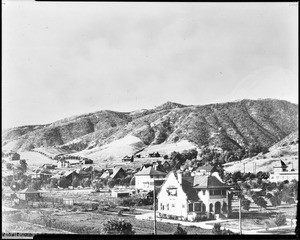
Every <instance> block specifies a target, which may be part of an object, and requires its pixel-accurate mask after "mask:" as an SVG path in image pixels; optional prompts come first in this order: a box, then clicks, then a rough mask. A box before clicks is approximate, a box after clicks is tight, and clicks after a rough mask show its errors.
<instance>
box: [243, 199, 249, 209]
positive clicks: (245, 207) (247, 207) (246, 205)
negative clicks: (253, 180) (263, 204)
mask: <svg viewBox="0 0 300 240" xmlns="http://www.w3.org/2000/svg"><path fill="white" fill-rule="evenodd" d="M250 204H251V201H250V200H248V199H243V200H242V207H243V209H244V210H246V211H249V209H250Z"/></svg>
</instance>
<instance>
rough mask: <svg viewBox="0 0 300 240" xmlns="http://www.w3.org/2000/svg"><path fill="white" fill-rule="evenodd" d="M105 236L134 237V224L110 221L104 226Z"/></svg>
mask: <svg viewBox="0 0 300 240" xmlns="http://www.w3.org/2000/svg"><path fill="white" fill-rule="evenodd" d="M103 232H104V234H112V235H133V234H134V233H135V232H134V231H133V230H132V224H131V223H129V222H125V221H124V220H108V221H107V222H106V223H104V225H103Z"/></svg>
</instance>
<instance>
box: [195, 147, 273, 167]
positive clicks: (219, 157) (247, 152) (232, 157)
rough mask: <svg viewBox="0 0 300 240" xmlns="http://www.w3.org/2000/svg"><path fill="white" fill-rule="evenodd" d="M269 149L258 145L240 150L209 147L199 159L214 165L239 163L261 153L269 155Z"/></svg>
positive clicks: (203, 149)
mask: <svg viewBox="0 0 300 240" xmlns="http://www.w3.org/2000/svg"><path fill="white" fill-rule="evenodd" d="M267 152H268V148H266V147H262V146H260V145H258V144H253V145H250V146H249V147H245V148H239V149H226V150H222V149H214V148H210V147H209V146H203V147H202V148H201V152H200V153H199V157H200V159H201V160H203V161H205V162H211V163H212V164H223V163H227V162H233V161H239V160H243V159H245V158H249V157H254V156H256V155H257V154H259V153H267Z"/></svg>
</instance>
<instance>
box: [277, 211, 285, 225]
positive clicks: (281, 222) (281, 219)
mask: <svg viewBox="0 0 300 240" xmlns="http://www.w3.org/2000/svg"><path fill="white" fill-rule="evenodd" d="M275 224H276V226H277V227H279V226H283V225H285V224H286V217H285V215H284V214H280V213H279V214H277V215H276V218H275Z"/></svg>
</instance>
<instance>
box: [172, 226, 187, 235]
mask: <svg viewBox="0 0 300 240" xmlns="http://www.w3.org/2000/svg"><path fill="white" fill-rule="evenodd" d="M174 235H187V232H186V231H185V230H184V229H183V228H182V227H180V225H179V224H178V226H177V229H176V231H175V232H174Z"/></svg>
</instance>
